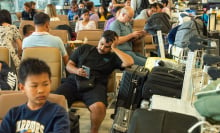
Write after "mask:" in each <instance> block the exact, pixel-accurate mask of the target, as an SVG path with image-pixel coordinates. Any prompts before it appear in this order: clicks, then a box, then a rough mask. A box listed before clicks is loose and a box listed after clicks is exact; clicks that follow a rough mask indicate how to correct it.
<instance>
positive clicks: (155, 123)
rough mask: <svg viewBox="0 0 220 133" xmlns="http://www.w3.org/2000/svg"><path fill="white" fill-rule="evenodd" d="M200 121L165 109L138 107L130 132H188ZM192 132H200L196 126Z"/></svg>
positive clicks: (133, 116) (132, 119)
mask: <svg viewBox="0 0 220 133" xmlns="http://www.w3.org/2000/svg"><path fill="white" fill-rule="evenodd" d="M197 122H198V119H197V118H196V117H193V116H189V115H185V114H179V113H175V112H169V111H164V110H150V111H149V110H146V109H136V110H135V111H134V113H133V115H132V118H131V122H130V125H129V128H128V133H187V130H188V129H189V128H190V127H191V126H193V125H194V124H195V123H197ZM192 133H200V128H196V129H195V130H193V132H192Z"/></svg>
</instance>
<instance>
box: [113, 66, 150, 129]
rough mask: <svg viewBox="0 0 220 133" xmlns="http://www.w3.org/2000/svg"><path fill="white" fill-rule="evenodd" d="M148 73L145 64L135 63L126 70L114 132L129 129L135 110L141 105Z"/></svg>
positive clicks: (117, 106) (122, 81)
mask: <svg viewBox="0 0 220 133" xmlns="http://www.w3.org/2000/svg"><path fill="white" fill-rule="evenodd" d="M147 74H148V69H146V68H144V66H136V65H133V66H132V67H131V68H127V69H126V70H125V71H124V73H123V76H122V80H121V82H120V87H119V93H118V98H117V103H116V107H115V117H114V122H113V126H112V128H113V129H112V130H113V131H114V132H126V131H127V129H128V125H129V123H130V118H131V116H132V113H133V110H134V109H136V108H138V107H139V106H140V102H141V95H142V86H143V83H144V81H145V80H146V78H147Z"/></svg>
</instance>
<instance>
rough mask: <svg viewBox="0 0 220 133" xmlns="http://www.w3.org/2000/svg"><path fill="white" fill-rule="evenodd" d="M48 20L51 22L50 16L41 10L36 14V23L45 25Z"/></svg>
mask: <svg viewBox="0 0 220 133" xmlns="http://www.w3.org/2000/svg"><path fill="white" fill-rule="evenodd" d="M46 22H50V17H49V15H47V14H46V13H43V12H39V13H37V14H35V15H34V24H35V25H44V24H45V23H46Z"/></svg>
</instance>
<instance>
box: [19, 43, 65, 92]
mask: <svg viewBox="0 0 220 133" xmlns="http://www.w3.org/2000/svg"><path fill="white" fill-rule="evenodd" d="M27 58H38V59H40V60H43V61H45V62H46V63H47V65H48V66H49V67H50V70H51V73H52V76H51V80H52V84H51V91H55V90H56V89H57V88H58V87H59V85H60V81H61V75H62V74H61V73H62V59H61V54H60V51H59V49H58V48H52V47H33V48H25V49H24V50H23V54H22V60H24V59H27Z"/></svg>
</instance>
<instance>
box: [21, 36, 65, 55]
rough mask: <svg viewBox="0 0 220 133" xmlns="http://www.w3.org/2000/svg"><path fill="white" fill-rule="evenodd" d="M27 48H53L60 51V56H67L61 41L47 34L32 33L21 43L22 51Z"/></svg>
mask: <svg viewBox="0 0 220 133" xmlns="http://www.w3.org/2000/svg"><path fill="white" fill-rule="evenodd" d="M28 47H55V48H58V49H59V50H60V53H61V55H62V56H65V55H67V52H66V49H65V47H64V44H63V42H62V40H61V39H60V38H59V37H57V36H53V35H50V34H49V33H47V32H42V33H40V32H34V33H32V34H31V35H30V36H28V37H26V38H25V39H24V40H23V42H22V49H24V48H28Z"/></svg>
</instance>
